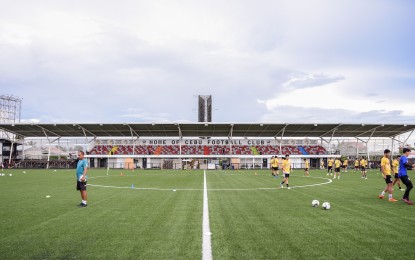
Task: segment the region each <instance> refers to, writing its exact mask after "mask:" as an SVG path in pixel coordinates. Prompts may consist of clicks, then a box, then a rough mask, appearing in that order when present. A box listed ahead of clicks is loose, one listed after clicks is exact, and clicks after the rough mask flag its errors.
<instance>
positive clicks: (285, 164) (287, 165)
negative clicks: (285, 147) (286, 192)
mask: <svg viewBox="0 0 415 260" xmlns="http://www.w3.org/2000/svg"><path fill="white" fill-rule="evenodd" d="M282 172H283V173H284V180H282V182H281V183H280V185H281V189H282V188H284V184H285V185H287V188H288V189H290V186H289V185H288V179H289V178H290V172H291V161H290V156H289V155H288V154H287V155H285V157H284V158H282Z"/></svg>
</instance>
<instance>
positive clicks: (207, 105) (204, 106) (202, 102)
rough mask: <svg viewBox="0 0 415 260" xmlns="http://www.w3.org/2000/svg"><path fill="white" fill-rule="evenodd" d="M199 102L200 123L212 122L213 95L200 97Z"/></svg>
mask: <svg viewBox="0 0 415 260" xmlns="http://www.w3.org/2000/svg"><path fill="white" fill-rule="evenodd" d="M198 101H199V106H198V121H199V122H212V95H199V96H198Z"/></svg>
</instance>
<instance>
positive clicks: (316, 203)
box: [311, 200, 320, 207]
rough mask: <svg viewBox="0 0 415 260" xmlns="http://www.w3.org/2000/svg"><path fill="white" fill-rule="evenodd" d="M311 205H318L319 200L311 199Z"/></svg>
mask: <svg viewBox="0 0 415 260" xmlns="http://www.w3.org/2000/svg"><path fill="white" fill-rule="evenodd" d="M311 206H313V207H318V206H320V201H318V200H313V201H312V202H311Z"/></svg>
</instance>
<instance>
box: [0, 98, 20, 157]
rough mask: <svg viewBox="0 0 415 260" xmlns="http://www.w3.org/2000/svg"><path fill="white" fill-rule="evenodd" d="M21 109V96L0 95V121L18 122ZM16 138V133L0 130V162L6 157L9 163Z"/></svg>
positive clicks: (6, 122) (4, 122)
mask: <svg viewBox="0 0 415 260" xmlns="http://www.w3.org/2000/svg"><path fill="white" fill-rule="evenodd" d="M21 110H22V99H21V98H19V97H14V96H10V95H0V123H2V124H14V123H20V117H21ZM16 139H17V138H16V135H14V134H12V133H10V132H7V131H4V130H0V162H3V161H4V159H5V158H7V157H8V158H9V164H10V162H11V159H12V155H13V154H14V153H15V151H14V148H15V147H16V143H17V142H18V141H17V140H16Z"/></svg>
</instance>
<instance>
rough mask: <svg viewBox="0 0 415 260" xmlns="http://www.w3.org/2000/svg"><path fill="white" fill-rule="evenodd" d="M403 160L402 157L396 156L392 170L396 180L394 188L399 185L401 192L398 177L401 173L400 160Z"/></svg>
mask: <svg viewBox="0 0 415 260" xmlns="http://www.w3.org/2000/svg"><path fill="white" fill-rule="evenodd" d="M400 159H401V156H400V155H398V156H396V158H395V160H393V162H392V170H393V174H394V180H393V183H392V187H393V186H395V184H396V183H397V184H398V187H399V190H403V189H402V188H401V180H400V179H399V177H398V173H399V160H400Z"/></svg>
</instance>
